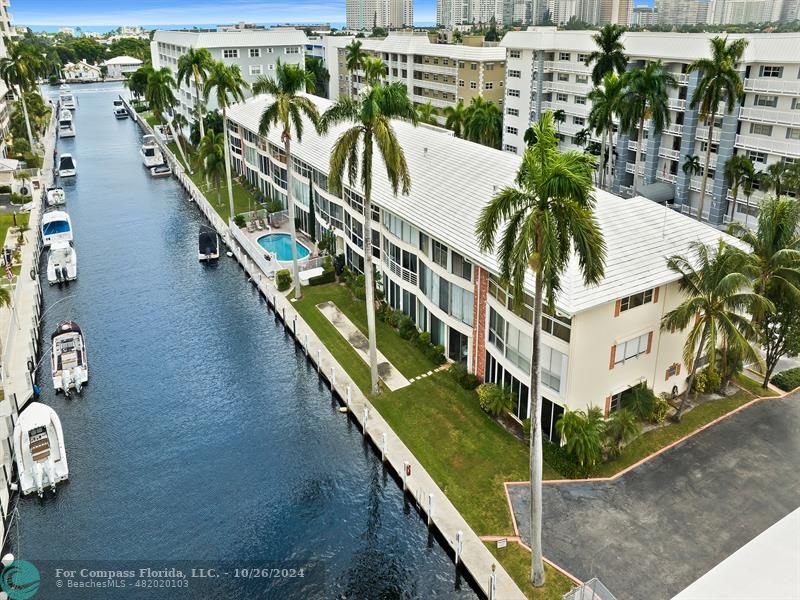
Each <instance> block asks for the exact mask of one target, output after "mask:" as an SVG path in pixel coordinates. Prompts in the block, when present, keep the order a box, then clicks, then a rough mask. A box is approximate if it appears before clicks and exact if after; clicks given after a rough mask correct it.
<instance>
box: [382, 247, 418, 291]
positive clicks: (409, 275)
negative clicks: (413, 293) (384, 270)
mask: <svg viewBox="0 0 800 600" xmlns="http://www.w3.org/2000/svg"><path fill="white" fill-rule="evenodd" d="M383 263H384V264H385V265H386V266H387V267H389V270H390V271H391V272H392V273H394V274H395V275H397V276H398V277H399V278H400V279H402V280H403V281H406V282H408V283H410V284H411V285H417V274H416V273H414V272H413V271H409V270H408V269H406V268H405V267H403V266H402V265H399V264H397V263H396V262H394V261H393V260H392V259H391V258H389V257H388V256H387V255H386V254H384V255H383Z"/></svg>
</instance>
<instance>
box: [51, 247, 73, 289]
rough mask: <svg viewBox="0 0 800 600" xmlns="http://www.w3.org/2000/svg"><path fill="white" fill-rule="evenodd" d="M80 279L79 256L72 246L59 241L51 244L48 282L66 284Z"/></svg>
mask: <svg viewBox="0 0 800 600" xmlns="http://www.w3.org/2000/svg"><path fill="white" fill-rule="evenodd" d="M77 278H78V255H77V254H76V253H75V248H73V247H72V244H71V243H69V242H64V241H57V242H53V243H52V244H50V253H49V254H48V256H47V281H48V282H49V283H50V284H51V285H52V284H54V283H66V282H67V281H75V280H76V279H77Z"/></svg>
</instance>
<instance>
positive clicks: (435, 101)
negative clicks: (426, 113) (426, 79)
mask: <svg viewBox="0 0 800 600" xmlns="http://www.w3.org/2000/svg"><path fill="white" fill-rule="evenodd" d="M411 100H412V101H413V102H417V103H418V104H427V103H428V101H430V103H431V104H432V105H433V106H435V107H437V108H446V107H448V106H452V105H453V104H455V101H452V102H451V101H447V100H442V99H441V98H429V97H428V96H420V95H419V94H414V95H412V96H411Z"/></svg>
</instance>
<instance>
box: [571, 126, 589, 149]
mask: <svg viewBox="0 0 800 600" xmlns="http://www.w3.org/2000/svg"><path fill="white" fill-rule="evenodd" d="M591 133H592V132H591V131H590V130H589V128H588V127H584V128H583V129H579V130H578V131H577V132H576V133H575V140H574V142H575V145H576V146H580V147H581V148H582V147H584V146H585V145H586V144H587V143H588V142H589V136H590V135H591Z"/></svg>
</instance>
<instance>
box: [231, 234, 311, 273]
mask: <svg viewBox="0 0 800 600" xmlns="http://www.w3.org/2000/svg"><path fill="white" fill-rule="evenodd" d="M241 232H242V233H243V234H244V235H245V237H247V239H248V240H250V241H251V242H253V247H254V248H259V249H261V250H263V248H261V245H260V244H259V243H258V238H260V237H264V236H265V235H268V234H270V233H285V234H289V233H290V231H289V226H288V224H283V225H281V226H280V227H269V226H268V227H267V228H266V229H262V230H260V231H259V230H256V231H247V228H246V227H243V228H241ZM297 241H298V242H300V243H301V244H303V246H305V247H306V248H308V250H309V252H310V254H309V255H308V256H307V257H304V258H302V259H300V270H301V271H302V270H303V269H304V266H303V262H304V261H306V260H308V259H310V258H316V257H318V256H320V253H319V251H318V250H317V245H316V244H315V243H314V242H312V241H311V240H310V239H309V238H308V237H307V236H305V235H303V234H302V233H299V232H298V234H297ZM264 255H265V256H266V255H267V252H266V250H264ZM270 262H272V263H275V262H276V261H272V260H270ZM291 267H292V261H291V260H288V261H277V264H276V265H275V268H274V269H273V273H274V272H275V271H278V270H280V269H291Z"/></svg>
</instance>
